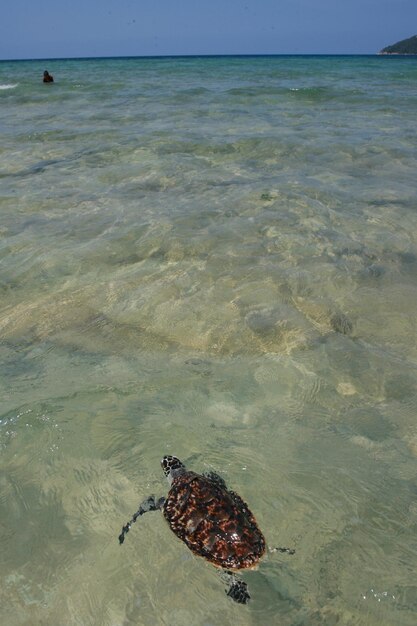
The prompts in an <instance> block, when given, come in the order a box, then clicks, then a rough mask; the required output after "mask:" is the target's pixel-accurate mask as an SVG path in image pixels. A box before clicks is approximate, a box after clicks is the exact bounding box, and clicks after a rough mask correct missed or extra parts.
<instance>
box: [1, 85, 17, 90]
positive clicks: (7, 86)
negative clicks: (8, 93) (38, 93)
mask: <svg viewBox="0 0 417 626" xmlns="http://www.w3.org/2000/svg"><path fill="white" fill-rule="evenodd" d="M18 84H19V83H15V84H13V85H12V84H11V83H10V84H6V85H0V90H4V89H15V87H17V86H18Z"/></svg>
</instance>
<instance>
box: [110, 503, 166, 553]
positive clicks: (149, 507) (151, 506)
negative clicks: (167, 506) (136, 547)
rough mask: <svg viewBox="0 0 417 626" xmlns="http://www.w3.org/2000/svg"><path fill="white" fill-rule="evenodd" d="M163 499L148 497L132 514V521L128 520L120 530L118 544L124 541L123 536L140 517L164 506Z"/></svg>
mask: <svg viewBox="0 0 417 626" xmlns="http://www.w3.org/2000/svg"><path fill="white" fill-rule="evenodd" d="M164 502H165V498H159V499H158V500H155V496H148V497H147V498H146V499H145V500H144V501H143V502H142V503H141V504H140V505H139V508H138V510H137V511H136V513H134V514H133V516H132V519H131V520H129V521H128V522H127V523H126V524H125V525H124V526H123V528H122V532H121V533H120V535H119V543H120V545H122V543H123V542H124V540H125V535H126V534H127V533H128V532H129V530H130V528H131V526H132V524H133V523H134V522H136V520H137V519H138V517H139V516H140V515H143V514H144V513H148V512H149V511H159V510H160V509H162V507H163V506H164Z"/></svg>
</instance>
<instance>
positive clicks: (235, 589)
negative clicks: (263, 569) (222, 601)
mask: <svg viewBox="0 0 417 626" xmlns="http://www.w3.org/2000/svg"><path fill="white" fill-rule="evenodd" d="M222 580H223V581H224V582H225V583H226V584H227V585H228V589H225V592H226V595H227V596H229V598H232V600H234V601H235V602H237V603H238V604H247V603H248V601H249V600H250V595H249V592H248V586H247V584H246V583H245V581H243V580H242V579H241V578H238V577H237V576H236V575H235V574H232V573H231V572H228V571H223V572H222Z"/></svg>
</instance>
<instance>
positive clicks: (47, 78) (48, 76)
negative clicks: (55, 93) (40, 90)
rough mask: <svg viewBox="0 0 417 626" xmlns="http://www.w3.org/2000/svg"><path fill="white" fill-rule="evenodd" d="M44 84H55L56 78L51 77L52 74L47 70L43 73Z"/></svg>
mask: <svg viewBox="0 0 417 626" xmlns="http://www.w3.org/2000/svg"><path fill="white" fill-rule="evenodd" d="M43 82H44V83H53V82H54V77H53V76H51V74H50V73H49V72H48V71H47V70H45V71H44V73H43Z"/></svg>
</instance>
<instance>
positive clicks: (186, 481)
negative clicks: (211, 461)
mask: <svg viewBox="0 0 417 626" xmlns="http://www.w3.org/2000/svg"><path fill="white" fill-rule="evenodd" d="M163 513H164V517H165V519H166V520H167V522H168V524H169V526H170V528H171V530H172V531H173V532H174V533H175V534H176V535H177V537H179V538H180V539H181V540H182V541H184V543H186V544H187V546H188V547H189V548H190V550H192V552H194V553H195V554H198V555H199V556H202V557H204V558H206V559H207V560H208V561H210V562H211V563H213V565H216V566H217V567H222V568H225V569H232V570H238V569H244V568H249V567H254V566H255V565H256V564H257V562H258V561H259V559H260V558H261V556H262V555H263V554H264V552H265V539H264V536H263V534H262V533H261V531H260V530H259V528H258V525H257V523H256V520H255V518H254V516H253V514H252V513H251V511H250V510H249V507H248V505H247V504H246V503H245V502H244V501H243V500H242V498H240V496H238V495H237V494H236V493H234V492H233V491H229V490H228V489H227V488H226V487H225V486H224V485H223V484H221V483H220V482H217V481H215V480H212V479H211V478H209V477H206V476H202V475H200V474H196V473H194V472H188V471H184V472H182V473H181V474H180V475H178V476H176V477H175V478H174V479H173V481H172V485H171V489H170V491H169V493H168V496H167V498H166V500H165V503H164V509H163Z"/></svg>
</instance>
